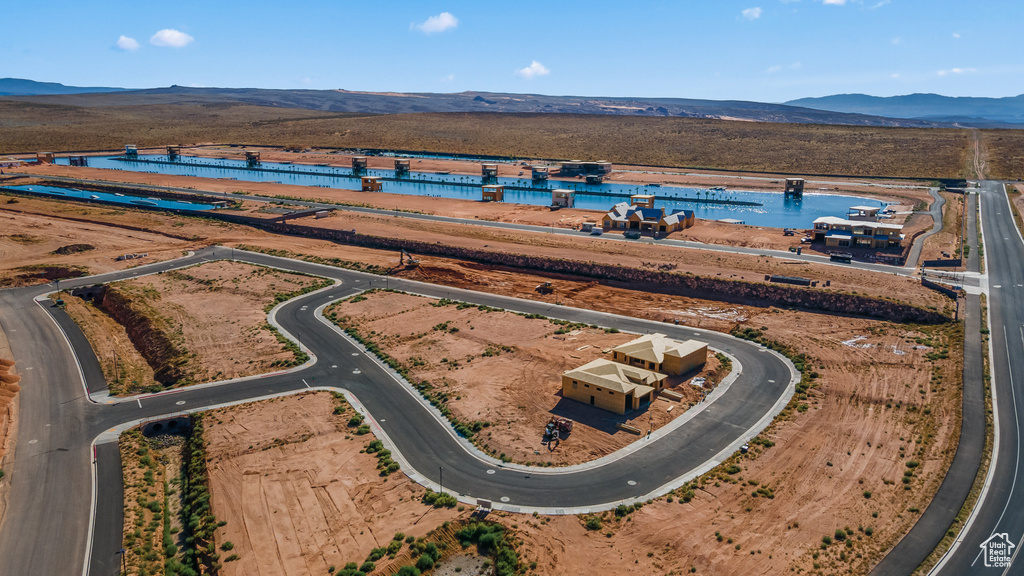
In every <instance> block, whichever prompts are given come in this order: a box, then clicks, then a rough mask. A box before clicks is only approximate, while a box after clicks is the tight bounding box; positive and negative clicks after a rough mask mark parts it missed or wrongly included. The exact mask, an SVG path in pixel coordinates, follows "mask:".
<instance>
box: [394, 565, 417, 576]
mask: <svg viewBox="0 0 1024 576" xmlns="http://www.w3.org/2000/svg"><path fill="white" fill-rule="evenodd" d="M420 574H422V572H420V569H419V568H417V567H415V566H402V567H401V568H399V569H398V572H397V573H395V576H420Z"/></svg>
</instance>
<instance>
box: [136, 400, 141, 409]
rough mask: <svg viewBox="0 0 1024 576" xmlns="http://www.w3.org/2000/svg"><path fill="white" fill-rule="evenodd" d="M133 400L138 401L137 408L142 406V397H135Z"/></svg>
mask: <svg viewBox="0 0 1024 576" xmlns="http://www.w3.org/2000/svg"><path fill="white" fill-rule="evenodd" d="M135 401H136V402H138V403H139V408H142V398H136V399H135Z"/></svg>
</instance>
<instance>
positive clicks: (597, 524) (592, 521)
mask: <svg viewBox="0 0 1024 576" xmlns="http://www.w3.org/2000/svg"><path fill="white" fill-rule="evenodd" d="M584 526H586V527H587V530H600V529H601V526H602V524H601V519H600V518H598V517H597V516H591V517H590V518H587V522H586V524H584Z"/></svg>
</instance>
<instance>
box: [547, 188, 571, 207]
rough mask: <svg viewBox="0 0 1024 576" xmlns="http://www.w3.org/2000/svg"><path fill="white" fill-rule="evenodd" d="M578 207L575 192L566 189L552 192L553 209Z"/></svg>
mask: <svg viewBox="0 0 1024 576" xmlns="http://www.w3.org/2000/svg"><path fill="white" fill-rule="evenodd" d="M575 205H576V192H575V191H573V190H566V189H564V188H557V189H555V190H552V191H551V207H552V208H572V207H573V206H575Z"/></svg>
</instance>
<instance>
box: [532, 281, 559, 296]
mask: <svg viewBox="0 0 1024 576" xmlns="http://www.w3.org/2000/svg"><path fill="white" fill-rule="evenodd" d="M534 290H536V291H537V292H539V293H541V294H551V293H552V292H554V291H555V288H554V286H552V285H551V282H545V283H543V284H538V285H537V287H536V288H534Z"/></svg>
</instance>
